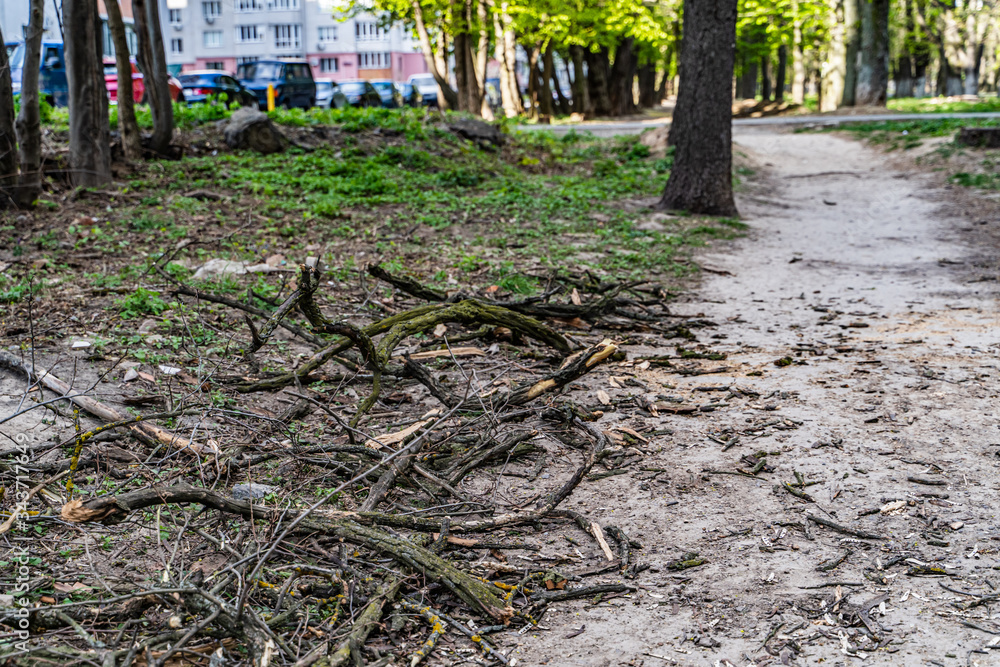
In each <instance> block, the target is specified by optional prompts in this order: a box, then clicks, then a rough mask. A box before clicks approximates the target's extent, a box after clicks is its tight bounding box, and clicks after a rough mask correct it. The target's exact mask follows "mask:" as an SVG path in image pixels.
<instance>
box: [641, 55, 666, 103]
mask: <svg viewBox="0 0 1000 667" xmlns="http://www.w3.org/2000/svg"><path fill="white" fill-rule="evenodd" d="M638 78H639V106H640V107H642V108H643V109H652V108H653V107H655V106H656V105H657V104H658V103H659V101H660V100H662V99H663V98H662V97H660V98H657V96H656V92H657V91H656V65H654V64H652V63H649V64H647V65H643V66H642V67H640V68H639V70H638Z"/></svg>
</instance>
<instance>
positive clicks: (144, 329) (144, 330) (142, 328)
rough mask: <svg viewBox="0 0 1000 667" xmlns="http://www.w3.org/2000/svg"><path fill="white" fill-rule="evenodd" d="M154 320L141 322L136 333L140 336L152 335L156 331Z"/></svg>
mask: <svg viewBox="0 0 1000 667" xmlns="http://www.w3.org/2000/svg"><path fill="white" fill-rule="evenodd" d="M156 325H157V321H156V320H143V321H142V324H140V325H139V329H138V332H139V333H141V334H148V333H153V332H154V331H156Z"/></svg>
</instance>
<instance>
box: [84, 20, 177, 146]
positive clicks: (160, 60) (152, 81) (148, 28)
mask: <svg viewBox="0 0 1000 667" xmlns="http://www.w3.org/2000/svg"><path fill="white" fill-rule="evenodd" d="M132 13H133V15H134V17H135V23H136V28H137V30H136V33H137V34H138V37H139V62H140V64H141V65H142V70H143V83H144V84H145V87H146V96H147V99H148V100H149V110H150V111H151V112H152V114H153V136H152V137H150V140H149V147H150V149H152V150H153V151H155V152H157V153H160V154H161V155H167V154H169V153H170V141H171V139H173V136H174V104H173V100H171V99H170V83H169V75H168V74H167V56H166V53H165V51H164V50H163V33H162V32H161V31H160V3H159V2H158V1H157V0H132ZM98 42H100V40H98ZM143 61H145V62H143Z"/></svg>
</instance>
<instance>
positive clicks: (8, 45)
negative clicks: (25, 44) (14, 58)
mask: <svg viewBox="0 0 1000 667" xmlns="http://www.w3.org/2000/svg"><path fill="white" fill-rule="evenodd" d="M20 43H21V42H5V43H4V47H5V48H6V49H7V58H10V54H12V53H14V49H16V48H17V46H18V44H20Z"/></svg>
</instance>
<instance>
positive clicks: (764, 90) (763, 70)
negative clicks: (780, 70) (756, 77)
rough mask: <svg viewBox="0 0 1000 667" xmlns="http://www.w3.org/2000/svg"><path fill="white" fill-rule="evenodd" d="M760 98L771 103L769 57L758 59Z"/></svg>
mask: <svg viewBox="0 0 1000 667" xmlns="http://www.w3.org/2000/svg"><path fill="white" fill-rule="evenodd" d="M760 96H761V98H763V100H764V102H770V101H771V56H770V55H766V56H761V58H760Z"/></svg>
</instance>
